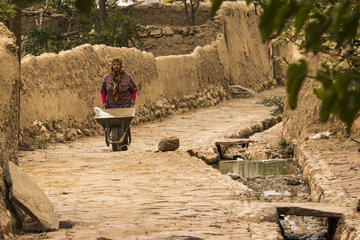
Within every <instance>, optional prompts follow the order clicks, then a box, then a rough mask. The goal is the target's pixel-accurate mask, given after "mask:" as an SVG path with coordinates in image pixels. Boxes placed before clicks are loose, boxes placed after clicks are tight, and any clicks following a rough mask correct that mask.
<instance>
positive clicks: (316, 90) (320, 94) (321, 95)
mask: <svg viewBox="0 0 360 240" xmlns="http://www.w3.org/2000/svg"><path fill="white" fill-rule="evenodd" d="M314 93H315V95H316V96H317V98H319V99H323V98H324V91H323V90H321V89H319V88H314Z"/></svg>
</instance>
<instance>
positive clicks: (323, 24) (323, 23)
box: [305, 16, 331, 52]
mask: <svg viewBox="0 0 360 240" xmlns="http://www.w3.org/2000/svg"><path fill="white" fill-rule="evenodd" d="M330 23H331V22H330V21H329V20H328V19H326V18H325V17H324V16H318V21H317V22H314V23H312V24H309V28H308V29H307V35H308V36H309V37H308V39H306V43H305V47H306V48H307V49H311V50H312V51H314V52H318V50H319V48H320V44H321V37H322V35H323V34H324V33H325V32H326V30H327V29H328V28H329V26H330Z"/></svg>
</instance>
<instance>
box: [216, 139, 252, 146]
mask: <svg viewBox="0 0 360 240" xmlns="http://www.w3.org/2000/svg"><path fill="white" fill-rule="evenodd" d="M253 142H254V141H253V140H248V139H247V140H239V141H233V142H215V145H241V144H246V143H253Z"/></svg>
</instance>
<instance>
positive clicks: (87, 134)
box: [83, 128, 91, 137]
mask: <svg viewBox="0 0 360 240" xmlns="http://www.w3.org/2000/svg"><path fill="white" fill-rule="evenodd" d="M83 133H84V135H85V136H87V137H88V136H90V135H91V132H90V130H89V129H87V128H85V129H84V132H83Z"/></svg>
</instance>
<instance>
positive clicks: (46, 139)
mask: <svg viewBox="0 0 360 240" xmlns="http://www.w3.org/2000/svg"><path fill="white" fill-rule="evenodd" d="M43 139H44V140H45V141H46V142H48V141H49V140H50V133H48V132H47V133H44V138H43Z"/></svg>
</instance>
